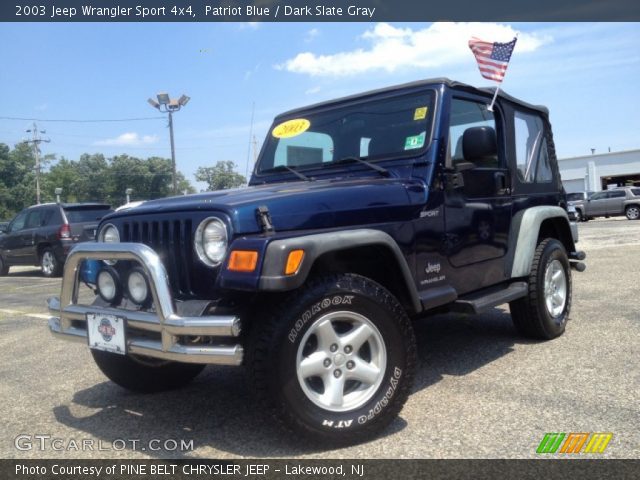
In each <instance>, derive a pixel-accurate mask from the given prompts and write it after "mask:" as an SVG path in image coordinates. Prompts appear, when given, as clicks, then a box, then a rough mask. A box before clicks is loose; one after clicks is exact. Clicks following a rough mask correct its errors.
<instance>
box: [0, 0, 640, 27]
mask: <svg viewBox="0 0 640 480" xmlns="http://www.w3.org/2000/svg"><path fill="white" fill-rule="evenodd" d="M437 20H453V21H471V20H473V21H545V22H551V21H638V20H640V2H639V1H637V0H606V1H605V0H535V1H523V0H519V1H518V0H515V1H514V0H393V1H389V0H253V1H250V0H208V1H203V0H169V1H163V0H133V1H130V0H120V1H118V0H115V1H113V0H94V1H92V0H14V1H9V0H3V1H2V2H0V21H2V22H341V21H342V22H345V21H346V22H371V21H373V22H379V21H394V22H400V21H405V22H415V21H437Z"/></svg>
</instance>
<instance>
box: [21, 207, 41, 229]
mask: <svg viewBox="0 0 640 480" xmlns="http://www.w3.org/2000/svg"><path fill="white" fill-rule="evenodd" d="M46 216H47V211H46V210H45V209H42V208H39V209H37V210H32V211H31V212H29V216H28V217H27V223H26V225H25V227H24V228H38V227H42V226H43V225H45V223H44V222H45V220H46Z"/></svg>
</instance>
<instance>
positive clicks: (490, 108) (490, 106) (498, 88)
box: [487, 85, 500, 112]
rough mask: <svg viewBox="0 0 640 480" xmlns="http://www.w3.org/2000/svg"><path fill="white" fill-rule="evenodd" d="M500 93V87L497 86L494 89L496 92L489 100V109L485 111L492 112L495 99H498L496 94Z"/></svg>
mask: <svg viewBox="0 0 640 480" xmlns="http://www.w3.org/2000/svg"><path fill="white" fill-rule="evenodd" d="M499 91H500V85H498V86H497V87H496V91H495V93H494V94H493V98H492V99H491V105H489V108H488V109H487V110H489V111H490V112H493V105H494V104H495V103H496V98H497V97H498V92H499Z"/></svg>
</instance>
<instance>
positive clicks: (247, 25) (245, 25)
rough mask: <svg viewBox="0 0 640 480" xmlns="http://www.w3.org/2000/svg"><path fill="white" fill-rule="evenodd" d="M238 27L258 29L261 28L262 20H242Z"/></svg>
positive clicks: (241, 28)
mask: <svg viewBox="0 0 640 480" xmlns="http://www.w3.org/2000/svg"><path fill="white" fill-rule="evenodd" d="M238 28H239V29H240V30H245V29H249V30H257V29H258V28H260V22H242V23H240V24H239V25H238Z"/></svg>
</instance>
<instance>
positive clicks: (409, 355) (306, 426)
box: [246, 274, 416, 445]
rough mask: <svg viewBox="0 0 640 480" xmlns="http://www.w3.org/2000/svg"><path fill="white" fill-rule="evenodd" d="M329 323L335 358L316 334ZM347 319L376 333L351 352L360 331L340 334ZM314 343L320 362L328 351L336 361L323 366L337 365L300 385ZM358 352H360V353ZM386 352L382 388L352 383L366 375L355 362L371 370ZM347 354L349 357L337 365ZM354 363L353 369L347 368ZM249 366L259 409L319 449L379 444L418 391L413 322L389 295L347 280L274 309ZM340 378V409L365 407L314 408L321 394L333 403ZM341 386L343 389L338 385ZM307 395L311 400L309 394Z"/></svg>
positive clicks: (254, 335)
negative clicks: (331, 386)
mask: <svg viewBox="0 0 640 480" xmlns="http://www.w3.org/2000/svg"><path fill="white" fill-rule="evenodd" d="M331 317H334V318H336V319H337V320H336V323H331V325H332V328H331V332H332V334H335V335H338V337H337V338H339V343H340V347H339V348H338V350H337V351H336V353H333V354H330V353H329V354H327V353H326V352H327V350H326V348H325V349H324V350H322V348H321V345H322V344H323V343H324V344H325V345H326V343H327V342H322V341H321V337H320V336H314V335H313V334H311V333H312V332H314V331H319V330H313V329H314V328H317V327H316V326H317V325H319V324H324V323H325V322H326V320H325V319H327V318H331ZM346 318H360V319H361V318H364V320H362V322H364V323H366V325H367V328H369V329H370V330H371V332H372V333H371V334H369V335H370V336H369V337H363V338H367V339H366V340H362V342H357V341H356V342H354V347H351V348H350V346H349V345H345V344H344V343H343V342H345V341H346V340H345V339H346V338H347V336H348V335H349V334H350V333H353V332H355V331H356V330H357V328H356V326H358V324H357V323H354V324H353V327H352V329H351V330H349V329H348V325H349V324H348V323H345V325H344V327H345V329H346V330H344V331H340V329H338V330H335V328H336V326H338V327H339V326H340V325H341V324H340V322H341V321H342V320H344V319H346ZM332 321H333V320H330V322H332ZM345 322H346V320H345ZM371 325H373V326H374V327H375V328H372V327H371ZM360 326H362V325H360ZM309 335H311V336H309ZM305 336H306V337H308V338H307V339H305ZM314 338H315V342H316V344H317V345H316V348H317V350H316V351H315V352H313V353H314V355H318V353H319V352H320V351H321V350H322V353H321V355H323V356H324V355H325V354H326V355H329V356H331V359H329V358H328V357H327V358H325V359H324V360H322V361H323V362H327V361H329V362H330V363H331V362H333V363H331V365H330V366H327V364H326V363H324V364H323V365H322V366H323V367H327V368H326V371H324V370H323V371H322V373H321V375H322V377H321V376H317V377H309V378H308V379H306V380H304V379H303V380H301V379H299V376H298V374H299V373H300V374H301V375H303V374H302V373H301V372H302V370H301V369H298V368H297V366H298V361H299V359H300V358H302V359H308V358H310V357H308V356H307V357H305V355H307V353H305V352H307V348H308V347H309V346H310V345H312V344H313V343H314ZM325 338H328V337H325ZM329 338H333V337H329ZM303 341H304V343H303ZM359 344H360V345H362V347H358V345H359ZM332 346H333V344H332ZM382 346H383V347H382ZM336 347H337V344H336ZM312 350H313V348H312ZM382 350H384V352H385V353H384V358H385V360H384V361H380V362H379V363H378V366H379V367H380V368H378V373H377V374H374V378H375V379H376V380H375V381H372V382H371V383H370V384H368V383H364V382H363V381H359V380H353V378H354V375H359V374H360V373H357V371H359V372H361V370H359V369H360V368H361V367H360V364H359V363H355V362H359V361H360V360H361V359H362V358H363V356H365V357H366V354H367V352H368V353H369V355H370V357H371V359H370V360H366V358H365V360H364V361H365V362H367V361H370V362H371V363H368V365H369V366H371V365H373V364H374V363H373V362H374V360H373V358H374V352H377V354H376V357H375V358H377V359H378V360H380V356H378V355H380V352H381V351H382ZM331 351H334V350H331ZM342 353H344V355H343V356H342V357H339V355H341V354H342ZM350 358H351V359H352V361H353V362H354V363H352V361H348V360H349V359H350ZM350 363H351V367H349V364H350ZM246 364H247V366H248V368H249V377H250V380H251V383H252V387H253V389H254V391H255V395H256V398H257V400H258V401H259V402H260V406H261V408H266V409H267V410H268V411H269V413H270V414H271V416H272V417H273V418H274V419H275V420H276V421H277V423H279V424H280V425H281V426H284V427H285V428H287V429H288V430H293V431H294V432H296V433H297V434H300V435H302V436H304V437H306V438H307V439H308V440H310V441H312V442H314V443H325V444H326V443H331V444H333V445H336V444H338V445H343V444H352V443H355V442H359V441H363V440H370V439H371V438H373V436H374V435H375V434H376V433H378V432H379V431H380V430H382V429H383V428H385V427H386V426H387V425H388V424H389V423H390V422H391V421H392V420H393V419H394V418H396V416H397V415H398V413H399V412H400V410H401V409H402V406H403V405H404V403H405V402H406V400H407V397H408V395H409V392H410V390H411V386H412V383H413V375H414V370H415V365H416V344H415V337H414V333H413V327H412V325H411V322H410V320H409V318H408V316H407V314H406V312H405V311H404V309H403V308H402V306H401V305H400V304H399V303H398V301H397V300H396V299H395V297H394V296H393V295H392V294H391V293H389V292H388V291H387V290H386V289H385V288H384V287H382V286H381V285H379V284H377V283H375V282H374V281H372V280H369V279H367V278H364V277H361V276H358V275H352V274H341V275H333V276H328V277H323V278H317V279H315V280H311V281H309V282H308V283H307V285H305V286H304V287H302V288H301V289H299V290H297V291H295V292H293V293H291V294H290V295H289V296H288V297H287V298H286V299H284V300H283V301H281V302H279V303H278V305H276V306H274V307H273V308H272V309H271V312H270V314H269V315H267V316H266V318H264V320H263V319H260V320H258V321H256V323H255V328H253V330H252V332H251V336H250V341H249V348H248V352H247V363H246ZM354 365H355V366H354ZM318 366H319V365H318ZM320 368H321V367H320ZM349 368H351V370H349ZM376 368H377V367H376ZM336 370H340V371H341V372H342V371H344V374H342V373H341V375H344V378H343V379H342V382H343V383H342V384H340V385H343V386H340V387H339V392H340V393H339V396H340V397H341V399H342V401H343V402H345V401H347V402H348V401H349V400H345V399H348V398H349V397H350V396H353V395H356V396H357V395H361V397H360V398H358V401H359V402H360V403H357V402H356V403H353V408H350V407H349V405H348V404H347V405H345V403H341V404H338V403H336V405H342V406H343V408H344V410H342V411H332V410H331V409H328V408H326V407H324V406H322V405H319V404H318V402H320V401H321V400H320V399H319V398H316V400H312V396H313V395H317V394H318V392H320V391H322V393H324V394H327V395H328V393H327V391H328V390H327V387H325V385H326V382H333V381H334V380H333V379H332V376H333V377H336V375H337V374H336ZM350 378H351V379H350ZM355 378H357V376H356V377H355ZM336 379H337V380H335V381H336V382H338V381H339V377H336ZM318 382H320V383H321V384H322V385H323V386H322V388H320V386H319V385H320V384H319V383H318ZM312 383H313V385H312ZM303 385H304V387H303ZM303 388H306V389H307V391H308V392H309V391H311V392H312V393H311V394H309V393H305V391H304V390H303ZM314 389H315V390H314ZM336 390H338V388H336ZM354 391H355V393H354ZM363 392H364V393H363ZM341 408H342V407H341Z"/></svg>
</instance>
